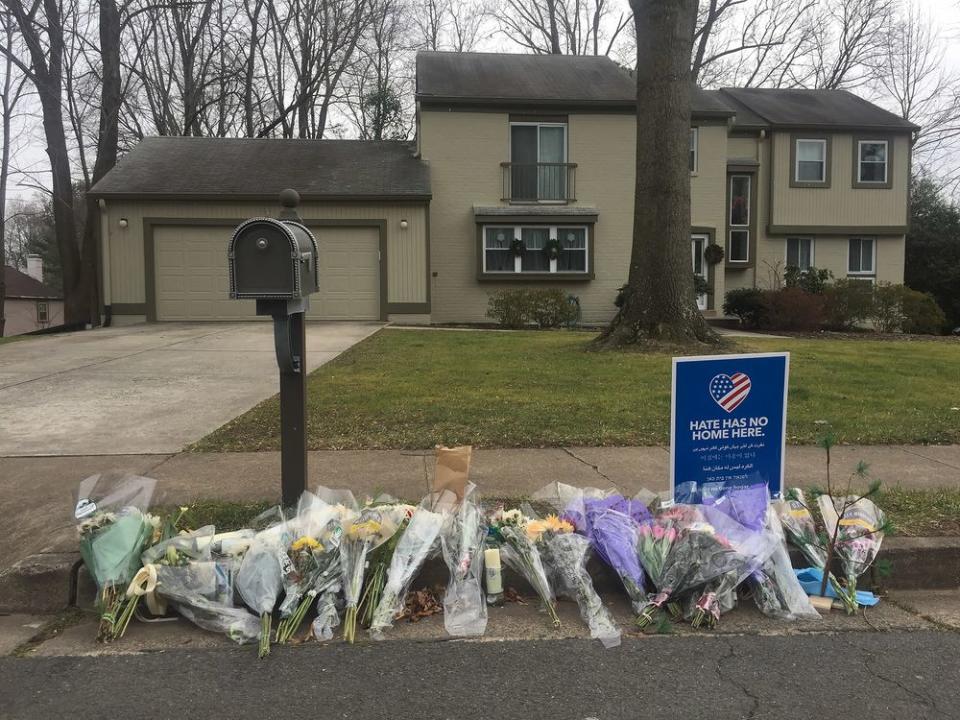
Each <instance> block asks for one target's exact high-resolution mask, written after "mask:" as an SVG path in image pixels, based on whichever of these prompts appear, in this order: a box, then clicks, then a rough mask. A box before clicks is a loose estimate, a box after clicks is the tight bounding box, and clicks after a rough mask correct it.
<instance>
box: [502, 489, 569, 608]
mask: <svg viewBox="0 0 960 720" xmlns="http://www.w3.org/2000/svg"><path fill="white" fill-rule="evenodd" d="M541 527H542V521H534V520H531V519H530V518H529V517H527V516H526V515H524V514H523V513H522V512H521V511H520V510H518V509H515V508H514V509H512V510H504V509H503V507H500V508H498V509H497V510H496V512H494V514H493V515H492V516H491V518H490V529H491V532H492V534H493V536H494V537H495V538H496V539H497V540H498V541H499V543H500V557H501V558H502V559H503V561H504V562H505V563H506V564H507V565H508V566H509V567H510V568H511V569H512V570H513V571H514V572H518V573H520V574H521V575H523V577H524V578H525V579H526V581H527V582H528V583H530V587H532V588H533V590H534V592H535V593H537V595H538V596H539V597H540V600H541V602H542V603H543V607H544V609H545V610H546V611H547V613H548V614H549V615H550V618H551V619H552V620H553V625H554V627H560V617H559V616H558V615H557V609H556V607H555V603H556V598H555V596H554V594H553V588H552V587H551V585H550V580H549V578H548V577H547V571H546V570H545V569H544V566H543V560H542V559H541V557H540V540H541V536H542V535H543V532H542V529H541Z"/></svg>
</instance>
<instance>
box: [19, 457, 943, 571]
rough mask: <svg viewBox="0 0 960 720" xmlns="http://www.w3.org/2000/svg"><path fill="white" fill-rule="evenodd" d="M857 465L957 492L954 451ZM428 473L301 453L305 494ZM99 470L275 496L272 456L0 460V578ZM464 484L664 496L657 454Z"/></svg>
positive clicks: (365, 489)
mask: <svg viewBox="0 0 960 720" xmlns="http://www.w3.org/2000/svg"><path fill="white" fill-rule="evenodd" d="M860 460H864V461H865V462H867V463H869V464H870V465H871V469H872V472H873V474H874V476H875V477H876V478H878V479H880V480H882V481H883V482H884V484H885V485H887V486H896V485H900V486H903V487H910V488H918V489H932V488H938V487H960V445H949V446H948V445H945V446H840V447H837V448H835V449H834V451H833V472H834V477H835V478H843V479H845V478H846V475H847V474H848V473H849V472H850V471H852V469H853V468H854V467H855V465H856V463H857V462H858V461H860ZM433 465H434V462H433V454H432V452H430V451H422V452H418V451H403V450H360V451H346V450H343V451H317V452H311V453H310V485H311V486H315V485H317V484H322V485H326V486H328V487H347V488H350V489H352V490H353V491H354V493H356V494H357V495H358V496H359V495H365V494H373V493H378V492H388V493H391V494H393V495H397V496H399V497H404V498H410V499H416V498H419V497H421V496H422V495H423V494H424V492H425V488H426V487H427V484H428V483H429V482H430V480H431V478H432V475H433ZM107 471H123V472H131V473H137V474H142V475H148V476H150V477H154V478H156V479H157V480H158V481H159V484H158V488H157V495H156V496H155V498H154V501H155V502H156V503H163V504H174V503H186V502H190V501H192V500H197V499H202V498H217V499H222V500H233V501H252V500H275V499H277V498H278V497H279V493H280V481H279V477H280V455H279V453H276V452H264V453H177V454H169V455H120V456H118V455H104V456H75V457H39V458H25V457H20V458H13V457H7V458H0V517H3V518H4V523H3V524H4V536H5V537H4V542H2V543H0V569H2V568H4V567H6V566H8V565H10V564H12V563H14V562H16V561H17V560H19V559H21V558H23V557H25V556H26V555H29V554H32V553H37V552H48V553H50V552H59V551H61V550H63V551H67V550H69V551H73V550H75V547H76V538H75V536H74V532H73V521H72V520H71V518H70V509H71V507H72V504H73V493H74V492H75V490H76V487H77V485H78V483H79V481H80V480H82V479H83V478H84V477H87V476H88V475H91V474H93V473H97V472H107ZM471 477H472V479H473V480H474V481H475V482H476V483H477V485H478V486H479V487H480V490H481V492H482V493H483V495H484V496H485V497H511V496H512V497H518V496H524V495H529V494H530V493H532V492H533V491H535V490H537V489H538V488H540V487H542V486H544V485H546V484H547V483H549V482H552V481H554V480H557V481H560V482H564V483H569V484H572V485H580V486H588V485H590V486H597V487H604V488H605V487H611V486H612V487H617V488H619V489H621V490H622V491H623V492H625V493H628V494H633V493H635V492H636V491H638V490H640V489H641V488H647V489H649V490H653V491H660V490H666V489H667V487H668V482H669V454H668V451H667V449H666V448H664V447H627V448H586V447H581V448H548V449H522V450H509V449H508V450H476V451H475V452H474V462H473V468H472V471H471ZM787 482H788V484H790V485H799V486H801V487H803V486H811V485H821V486H822V485H823V484H824V459H823V451H822V450H820V449H819V448H815V447H806V446H804V447H792V446H791V447H788V448H787Z"/></svg>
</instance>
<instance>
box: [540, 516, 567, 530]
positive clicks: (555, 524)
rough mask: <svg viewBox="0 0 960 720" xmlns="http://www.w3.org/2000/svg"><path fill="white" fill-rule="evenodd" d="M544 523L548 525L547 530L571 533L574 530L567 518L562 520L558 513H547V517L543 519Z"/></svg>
mask: <svg viewBox="0 0 960 720" xmlns="http://www.w3.org/2000/svg"><path fill="white" fill-rule="evenodd" d="M543 524H544V525H545V526H546V529H547V530H550V531H551V532H556V533H571V532H573V525H571V524H570V523H569V522H567V521H566V520H561V519H560V518H559V517H557V516H556V515H547V519H546V520H544V521H543Z"/></svg>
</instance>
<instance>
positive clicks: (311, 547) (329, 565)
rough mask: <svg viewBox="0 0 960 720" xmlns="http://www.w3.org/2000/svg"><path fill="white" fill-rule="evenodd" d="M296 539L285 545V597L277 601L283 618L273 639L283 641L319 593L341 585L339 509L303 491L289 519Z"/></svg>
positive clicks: (296, 627)
mask: <svg viewBox="0 0 960 720" xmlns="http://www.w3.org/2000/svg"><path fill="white" fill-rule="evenodd" d="M290 524H291V527H292V530H293V532H292V533H291V536H295V537H296V539H295V540H293V542H291V543H290V546H289V547H288V548H287V558H288V559H289V561H290V562H288V563H284V566H283V574H282V582H283V589H284V599H283V602H282V603H281V604H280V616H281V618H282V620H281V621H280V624H279V625H278V626H277V635H276V641H277V642H278V643H285V642H287V641H289V640H290V638H291V637H293V634H294V633H295V632H296V631H297V629H298V628H299V627H300V623H302V622H303V618H304V616H305V615H306V614H307V610H309V609H310V606H311V605H312V604H313V601H314V599H315V598H316V597H317V596H318V595H320V594H321V593H326V592H330V591H331V590H332V591H333V592H334V593H336V591H337V590H339V587H340V536H341V535H342V532H343V531H342V528H341V527H340V512H339V510H338V508H337V507H336V506H334V505H329V504H327V503H326V502H324V501H323V500H321V499H320V498H319V497H317V496H316V495H314V494H313V493H311V492H309V491H307V492H304V493H303V495H302V496H301V498H300V501H299V503H298V507H297V515H296V516H295V517H294V518H293V519H292V520H291V523H290Z"/></svg>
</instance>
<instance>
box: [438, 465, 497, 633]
mask: <svg viewBox="0 0 960 720" xmlns="http://www.w3.org/2000/svg"><path fill="white" fill-rule="evenodd" d="M486 536H487V523H486V520H485V518H484V516H483V510H482V509H481V508H480V497H479V493H477V491H476V486H474V485H472V484H471V485H469V486H468V487H467V490H466V492H465V496H464V499H463V501H462V502H461V503H460V507H459V508H458V509H457V512H455V513H453V514H451V515H450V516H449V518H448V521H447V523H446V524H445V525H444V527H443V530H442V531H441V533H440V548H441V551H442V552H443V559H444V562H445V563H446V564H447V569H448V570H449V571H450V582H449V583H448V584H447V591H446V593H444V596H443V624H444V627H445V628H446V630H447V632H448V633H449V634H450V635H453V636H455V637H467V636H476V635H483V633H484V630H486V627H487V603H486V599H485V597H484V594H483V585H482V579H483V540H484V538H485V537H486Z"/></svg>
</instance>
